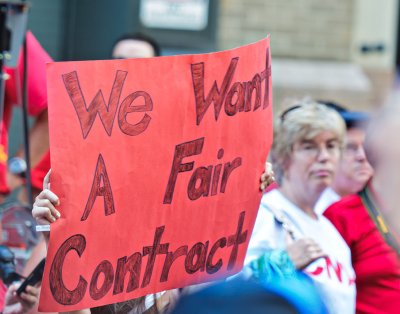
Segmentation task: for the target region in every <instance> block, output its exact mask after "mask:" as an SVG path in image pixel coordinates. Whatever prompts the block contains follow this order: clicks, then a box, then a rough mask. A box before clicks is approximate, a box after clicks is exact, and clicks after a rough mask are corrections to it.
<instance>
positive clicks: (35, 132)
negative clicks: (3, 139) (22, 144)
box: [16, 109, 49, 168]
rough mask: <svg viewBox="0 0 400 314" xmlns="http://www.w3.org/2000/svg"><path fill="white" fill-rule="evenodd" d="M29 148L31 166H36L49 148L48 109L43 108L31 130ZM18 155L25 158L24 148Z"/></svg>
mask: <svg viewBox="0 0 400 314" xmlns="http://www.w3.org/2000/svg"><path fill="white" fill-rule="evenodd" d="M29 147H30V148H29V150H30V154H29V157H30V161H31V168H34V167H35V166H36V165H37V164H38V163H39V162H40V161H41V160H42V158H43V156H44V154H45V153H46V152H47V151H48V150H49V122H48V112H47V109H45V110H43V111H42V112H41V113H40V114H39V115H38V116H37V117H36V120H35V122H34V124H33V126H32V128H31V129H30V131H29ZM16 156H17V157H21V158H25V156H24V150H23V149H22V148H21V149H20V150H19V151H18V152H17V154H16Z"/></svg>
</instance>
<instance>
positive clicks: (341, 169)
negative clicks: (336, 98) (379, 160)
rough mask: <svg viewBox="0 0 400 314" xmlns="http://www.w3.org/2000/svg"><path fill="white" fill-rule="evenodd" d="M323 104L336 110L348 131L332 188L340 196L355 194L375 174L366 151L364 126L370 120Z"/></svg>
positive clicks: (332, 104)
mask: <svg viewBox="0 0 400 314" xmlns="http://www.w3.org/2000/svg"><path fill="white" fill-rule="evenodd" d="M321 103H323V104H325V105H326V106H328V107H330V108H332V109H335V110H336V111H337V112H338V113H339V114H340V115H341V116H342V118H343V119H344V121H345V122H346V129H347V132H346V137H345V143H344V149H343V152H342V156H341V159H340V162H339V165H338V169H337V172H336V176H335V180H334V181H333V184H332V188H333V190H334V191H335V192H336V193H338V194H339V195H340V196H345V195H350V194H355V193H357V192H359V191H360V190H361V189H362V188H363V187H364V186H365V184H366V183H367V182H368V180H369V179H370V178H371V176H372V173H373V170H372V167H371V165H370V164H369V162H368V160H367V158H366V154H365V151H364V141H365V129H364V124H365V122H366V121H367V120H368V115H366V114H365V113H362V112H356V111H349V110H347V109H345V108H344V107H342V106H340V105H338V104H336V103H332V102H321Z"/></svg>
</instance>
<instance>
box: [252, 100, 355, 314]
mask: <svg viewBox="0 0 400 314" xmlns="http://www.w3.org/2000/svg"><path fill="white" fill-rule="evenodd" d="M344 135H345V125H344V121H343V120H342V118H341V117H340V116H339V115H338V113H337V112H335V111H334V110H332V109H330V108H327V107H326V106H322V105H320V104H318V103H313V102H301V103H298V104H296V105H295V106H292V107H290V108H289V109H288V110H286V111H284V112H283V113H282V114H280V115H279V117H278V118H277V119H276V122H275V129H274V143H273V145H272V151H271V160H272V163H273V167H274V172H275V178H276V180H277V182H278V184H279V188H277V189H274V190H272V191H270V192H268V193H266V194H264V196H263V198H262V201H261V205H260V209H259V212H258V216H257V220H256V224H255V227H254V230H253V234H252V237H251V240H250V244H249V249H248V252H247V256H246V261H245V263H246V264H251V263H252V262H253V261H254V260H256V259H258V258H259V257H260V256H262V255H263V254H265V252H268V251H271V250H273V251H275V252H276V251H279V250H281V251H282V252H283V253H284V254H288V256H289V257H290V258H291V260H292V261H293V263H294V265H295V267H296V268H297V269H298V270H301V271H303V272H304V273H305V274H307V275H309V276H310V278H311V279H312V280H313V282H314V283H315V285H316V287H317V289H318V291H319V292H320V294H321V297H322V299H323V301H324V303H325V304H326V306H327V308H328V310H329V312H330V313H340V314H346V313H354V311H355V296H356V291H355V284H354V279H355V278H354V270H353V268H352V265H351V254H350V250H349V248H348V246H347V245H346V243H345V242H344V240H343V238H342V237H341V236H340V234H339V233H338V231H337V230H336V229H335V227H334V226H333V225H332V224H331V223H330V222H329V221H328V220H327V219H326V218H324V217H323V216H321V215H318V214H316V213H315V212H314V210H313V209H314V205H315V203H316V202H317V200H318V198H319V196H320V195H321V193H322V192H323V191H324V189H325V188H326V187H327V186H329V185H330V184H331V183H332V180H333V178H334V175H335V171H336V166H337V163H338V161H339V158H340V152H341V147H342V144H343V140H344Z"/></svg>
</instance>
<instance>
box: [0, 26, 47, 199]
mask: <svg viewBox="0 0 400 314" xmlns="http://www.w3.org/2000/svg"><path fill="white" fill-rule="evenodd" d="M26 42H27V52H28V53H27V60H28V79H27V82H28V86H27V87H28V93H27V94H28V113H29V115H31V116H37V115H39V114H40V113H41V112H43V110H45V109H46V108H47V89H46V63H47V62H51V61H52V59H51V58H50V56H49V55H48V54H47V53H46V51H45V50H44V49H43V48H42V46H41V45H40V43H39V42H38V41H37V40H36V38H35V37H34V36H33V34H32V33H31V32H27V34H26ZM21 52H22V51H21ZM23 70H24V67H23V53H20V55H19V58H18V65H17V68H6V69H5V71H6V72H7V73H8V74H9V75H10V78H9V79H8V80H7V81H6V89H5V91H6V92H5V98H4V115H3V121H1V122H0V123H1V125H0V127H1V138H0V193H7V192H8V188H7V185H6V169H7V159H8V132H7V131H8V127H9V124H10V118H11V112H12V106H13V105H20V104H21V101H22V100H21V95H22V94H21V93H22V78H23ZM46 162H47V163H46ZM49 168H50V159H49V158H48V157H47V156H43V157H42V161H41V162H40V163H39V165H37V166H36V167H35V169H32V173H31V176H32V183H33V185H34V186H35V187H37V188H41V186H42V184H36V183H37V182H41V181H42V180H43V178H44V176H42V173H43V172H44V173H46V172H47V171H48V169H49Z"/></svg>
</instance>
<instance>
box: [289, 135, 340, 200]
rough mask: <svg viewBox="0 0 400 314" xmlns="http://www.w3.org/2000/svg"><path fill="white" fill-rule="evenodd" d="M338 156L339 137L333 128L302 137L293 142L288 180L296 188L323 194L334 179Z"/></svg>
mask: <svg viewBox="0 0 400 314" xmlns="http://www.w3.org/2000/svg"><path fill="white" fill-rule="evenodd" d="M339 157H340V145H339V140H338V138H337V136H336V135H335V134H334V133H333V132H331V131H322V132H320V133H319V134H318V135H317V136H316V137H314V138H313V139H311V140H299V141H297V142H295V143H294V145H293V150H292V154H291V158H290V160H289V163H288V166H287V168H286V171H285V181H286V182H287V183H289V184H292V185H294V187H295V188H297V189H302V190H304V191H307V192H313V193H322V191H323V190H324V189H325V188H326V187H327V186H329V185H330V184H331V183H332V181H333V178H334V176H335V172H336V166H337V164H338V161H339Z"/></svg>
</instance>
